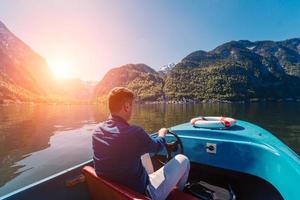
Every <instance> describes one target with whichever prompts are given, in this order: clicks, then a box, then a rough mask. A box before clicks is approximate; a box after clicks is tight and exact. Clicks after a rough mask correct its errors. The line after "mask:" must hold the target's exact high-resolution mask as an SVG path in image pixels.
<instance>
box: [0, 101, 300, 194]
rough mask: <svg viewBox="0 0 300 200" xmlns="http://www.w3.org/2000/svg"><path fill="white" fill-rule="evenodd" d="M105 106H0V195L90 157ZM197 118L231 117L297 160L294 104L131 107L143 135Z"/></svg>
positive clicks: (299, 120)
mask: <svg viewBox="0 0 300 200" xmlns="http://www.w3.org/2000/svg"><path fill="white" fill-rule="evenodd" d="M107 115H108V110H107V108H106V107H105V106H100V105H99V106H93V105H73V106H66V105H8V106H0V196H2V195H4V194H6V193H8V192H11V191H13V190H15V189H18V188H21V187H23V186H26V185H28V184H30V183H33V182H35V181H38V180H40V179H42V178H45V177H47V176H49V175H52V174H55V173H57V172H59V171H61V170H64V169H66V168H69V167H71V166H74V165H76V164H79V163H81V162H84V161H86V160H88V159H91V158H92V149H91V134H92V131H93V128H94V126H95V125H96V124H97V123H99V122H100V121H102V120H104V119H105V118H106V117H107ZM199 115H213V116H219V115H223V116H231V117H234V118H237V119H242V120H246V121H250V122H252V123H255V124H257V125H260V126H262V127H263V128H265V129H267V130H269V131H271V132H272V133H273V134H274V135H276V136H277V137H278V138H280V139H281V140H282V141H283V142H285V143H286V144H287V145H288V146H289V147H290V148H292V149H293V150H294V151H295V152H296V153H297V154H298V155H300V103H296V102H295V103H294V102H285V103H271V102H265V103H252V104H195V105H194V104H188V105H170V104H169V105H136V106H135V111H134V116H133V118H132V120H131V122H132V123H135V124H138V125H140V126H143V127H144V128H145V130H146V131H148V132H149V133H152V132H156V131H157V130H158V129H159V128H161V127H170V126H173V125H176V124H179V123H183V122H187V121H189V120H190V119H191V118H192V117H195V116H199Z"/></svg>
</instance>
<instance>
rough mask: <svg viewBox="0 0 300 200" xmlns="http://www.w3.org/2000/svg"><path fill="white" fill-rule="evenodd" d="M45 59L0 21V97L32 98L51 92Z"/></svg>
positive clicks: (48, 71)
mask: <svg viewBox="0 0 300 200" xmlns="http://www.w3.org/2000/svg"><path fill="white" fill-rule="evenodd" d="M52 80H53V75H52V73H51V71H50V69H49V68H48V66H47V64H46V61H45V60H44V59H43V58H42V57H41V56H40V55H38V54H37V53H36V52H34V51H33V50H32V49H31V48H30V47H29V46H27V45H26V44H25V43H24V42H22V41H21V40H20V39H18V38H17V37H16V36H15V35H14V34H13V33H11V32H10V31H9V30H8V28H7V27H6V26H5V25H4V24H3V23H2V22H0V100H1V99H18V100H25V101H26V100H32V99H35V98H38V96H41V95H42V96H44V95H47V94H48V93H49V92H50V91H51V83H52Z"/></svg>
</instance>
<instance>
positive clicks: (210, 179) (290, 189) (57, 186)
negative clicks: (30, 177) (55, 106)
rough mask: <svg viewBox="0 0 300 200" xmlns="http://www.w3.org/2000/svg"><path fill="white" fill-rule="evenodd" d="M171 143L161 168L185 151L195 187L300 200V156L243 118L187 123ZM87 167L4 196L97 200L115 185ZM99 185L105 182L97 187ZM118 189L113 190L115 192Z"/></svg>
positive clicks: (174, 130)
mask: <svg viewBox="0 0 300 200" xmlns="http://www.w3.org/2000/svg"><path fill="white" fill-rule="evenodd" d="M153 137H155V134H153ZM167 140H168V143H169V146H168V147H167V151H165V152H161V153H160V154H159V155H152V161H153V163H154V167H155V168H157V167H159V165H160V163H161V162H162V161H163V160H164V159H165V160H167V159H170V157H171V156H173V155H174V154H176V153H180V152H181V153H184V154H185V155H186V156H187V157H188V158H189V159H190V160H191V171H190V177H189V182H191V183H196V182H199V181H205V182H206V183H209V184H212V185H215V186H219V187H222V188H230V190H231V191H233V192H234V195H235V197H236V199H256V200H258V199H260V200H282V199H285V200H299V199H300V157H299V156H298V155H297V154H296V153H295V152H293V151H292V150H291V149H290V148H289V147H287V146H286V145H285V144H284V143H283V142H281V141H280V140H279V139H277V138H276V137H275V136H274V135H272V134H271V133H270V132H268V131H267V130H265V129H263V128H261V127H259V126H256V125H254V124H251V123H249V122H245V121H242V120H237V121H236V123H235V124H234V125H233V126H231V127H227V128H226V129H219V128H218V129H216V128H207V127H206V128H201V127H196V126H193V125H192V124H191V123H184V124H180V125H177V126H174V127H171V128H170V134H168V136H167ZM169 147H170V148H169ZM84 166H93V162H92V160H89V161H86V162H85V163H82V164H80V165H77V166H74V167H72V168H70V169H67V170H64V171H62V172H60V173H58V174H55V175H53V176H50V177H48V178H46V179H43V180H40V181H38V182H36V183H33V184H31V185H28V186H26V187H24V188H21V189H19V190H17V191H15V192H12V193H9V194H7V195H5V196H2V197H0V200H4V199H5V200H16V199H44V200H48V199H56V200H60V199H72V200H77V199H78V200H79V199H81V200H84V199H96V198H95V195H94V194H93V193H94V191H93V190H95V188H99V191H101V187H110V186H108V185H109V184H111V183H109V181H108V183H107V182H105V181H103V180H102V179H101V178H99V180H96V179H97V178H95V180H96V182H95V181H94V182H93V181H89V180H90V178H89V174H87V173H89V172H86V171H84V170H83V171H82V169H83V167H84ZM89 169H92V168H91V167H90V168H89ZM82 173H84V175H85V176H83V175H82ZM91 173H92V172H91ZM92 176H93V175H92ZM97 181H100V182H101V181H102V183H101V184H99V186H97V185H96V184H97ZM91 184H94V185H92V186H91ZM113 184H114V183H112V185H113ZM103 185H104V186H103ZM91 187H92V189H91ZM112 187H113V188H114V189H117V190H122V187H121V186H120V187H121V189H118V187H119V186H118V185H117V186H116V185H115V186H112ZM93 188H94V189H93ZM114 189H112V190H111V191H112V192H114ZM125 190H126V189H125ZM108 191H110V190H108ZM127 192H128V191H127ZM100 193H101V192H100ZM186 193H189V191H188V190H187V191H186ZM100 195H101V194H100ZM175 196H177V199H189V196H186V198H185V197H184V195H183V196H180V197H181V198H179V196H178V195H175ZM102 199H105V198H102ZM120 199H130V198H125V197H124V198H120ZM135 199H143V198H142V197H141V198H135ZM145 199H146V198H145ZM170 199H176V198H170Z"/></svg>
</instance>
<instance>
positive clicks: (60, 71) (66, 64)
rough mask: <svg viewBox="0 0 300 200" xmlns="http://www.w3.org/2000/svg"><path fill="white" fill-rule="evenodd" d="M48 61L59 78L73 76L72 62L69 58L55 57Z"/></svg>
mask: <svg viewBox="0 0 300 200" xmlns="http://www.w3.org/2000/svg"><path fill="white" fill-rule="evenodd" d="M47 63H48V65H49V67H50V68H51V70H52V71H53V73H54V75H55V76H56V77H57V78H69V77H70V76H71V66H72V64H71V62H70V61H69V60H68V59H62V58H54V59H49V60H47Z"/></svg>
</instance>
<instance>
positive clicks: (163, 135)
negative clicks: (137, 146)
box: [158, 128, 168, 138]
mask: <svg viewBox="0 0 300 200" xmlns="http://www.w3.org/2000/svg"><path fill="white" fill-rule="evenodd" d="M167 133H168V129H166V128H161V129H160V130H159V131H158V136H160V137H163V138H164V137H166V135H167Z"/></svg>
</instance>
